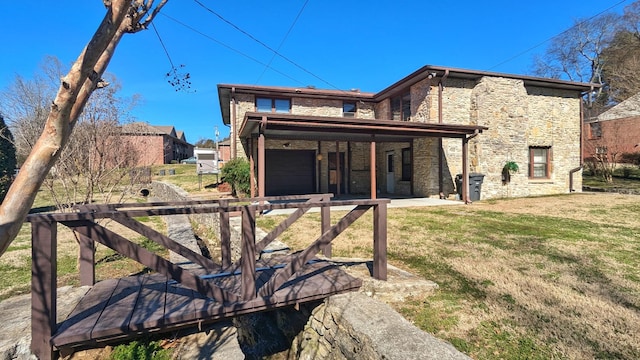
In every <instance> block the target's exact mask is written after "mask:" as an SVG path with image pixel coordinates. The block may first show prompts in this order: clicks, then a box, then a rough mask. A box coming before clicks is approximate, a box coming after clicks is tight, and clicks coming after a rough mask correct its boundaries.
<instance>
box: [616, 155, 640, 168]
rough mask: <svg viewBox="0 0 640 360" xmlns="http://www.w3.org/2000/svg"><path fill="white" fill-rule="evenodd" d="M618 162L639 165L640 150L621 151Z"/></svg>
mask: <svg viewBox="0 0 640 360" xmlns="http://www.w3.org/2000/svg"><path fill="white" fill-rule="evenodd" d="M620 162H621V163H625V164H633V165H638V166H640V152H634V153H623V154H622V155H621V156H620Z"/></svg>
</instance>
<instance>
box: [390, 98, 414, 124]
mask: <svg viewBox="0 0 640 360" xmlns="http://www.w3.org/2000/svg"><path fill="white" fill-rule="evenodd" d="M391 120H400V121H409V120H411V93H405V94H403V95H401V96H396V97H394V98H391Z"/></svg>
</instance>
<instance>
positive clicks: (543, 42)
mask: <svg viewBox="0 0 640 360" xmlns="http://www.w3.org/2000/svg"><path fill="white" fill-rule="evenodd" d="M625 2H627V0H622V1H619V2H618V3H616V4H615V5H612V6H610V7H608V8H607V9H605V10H602V11H601V12H599V13H597V14H595V15H593V16H592V17H590V18H588V19H585V20H582V21H580V22H578V23H576V24H574V25H573V26H570V27H569V28H567V29H566V30H564V31H562V32H560V33H558V34H556V35H553V36H552V37H550V38H548V39H546V40H544V41H542V42H541V43H539V44H537V45H535V46H532V47H530V48H528V49H527V50H525V51H522V52H520V53H518V54H516V55H514V56H512V57H510V58H508V59H507V60H504V61H502V62H501V63H499V64H497V65H494V66H492V67H490V68H489V69H487V70H493V69H495V68H497V67H498V66H501V65H504V64H506V63H508V62H510V61H512V60H514V59H516V58H519V57H520V56H522V55H524V54H526V53H528V52H530V51H531V50H533V49H536V48H538V47H540V46H542V45H544V44H545V43H547V42H549V41H551V40H553V39H554V38H556V37H558V36H560V35H562V34H564V33H566V32H568V31H569V30H571V29H573V28H574V27H577V26H579V25H582V24H584V23H586V22H588V21H590V20H593V19H594V18H596V17H598V16H600V15H602V14H604V13H606V12H607V11H609V10H611V9H613V8H615V7H617V6H618V5H620V4H622V3H625Z"/></svg>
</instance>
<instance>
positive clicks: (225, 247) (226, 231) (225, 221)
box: [218, 200, 231, 268]
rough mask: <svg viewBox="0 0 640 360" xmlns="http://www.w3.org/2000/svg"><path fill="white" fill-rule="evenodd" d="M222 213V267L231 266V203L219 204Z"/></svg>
mask: <svg viewBox="0 0 640 360" xmlns="http://www.w3.org/2000/svg"><path fill="white" fill-rule="evenodd" d="M218 204H219V206H220V208H221V209H222V211H220V213H219V216H220V252H221V256H222V267H225V268H226V267H229V266H231V227H230V225H229V211H228V209H227V208H228V206H229V201H228V200H220V202H219V203H218Z"/></svg>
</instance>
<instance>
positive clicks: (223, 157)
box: [218, 139, 231, 163]
mask: <svg viewBox="0 0 640 360" xmlns="http://www.w3.org/2000/svg"><path fill="white" fill-rule="evenodd" d="M218 152H219V153H220V162H221V163H225V162H227V161H229V160H231V139H225V140H222V141H220V142H218Z"/></svg>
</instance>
